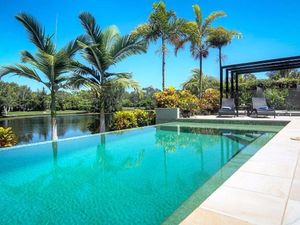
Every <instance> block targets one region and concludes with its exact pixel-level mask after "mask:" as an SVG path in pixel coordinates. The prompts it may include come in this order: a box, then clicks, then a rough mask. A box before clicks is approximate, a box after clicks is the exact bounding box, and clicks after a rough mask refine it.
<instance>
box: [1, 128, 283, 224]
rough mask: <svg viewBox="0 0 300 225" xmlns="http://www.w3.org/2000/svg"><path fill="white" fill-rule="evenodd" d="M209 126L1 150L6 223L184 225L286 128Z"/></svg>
mask: <svg viewBox="0 0 300 225" xmlns="http://www.w3.org/2000/svg"><path fill="white" fill-rule="evenodd" d="M203 126H204V125H203V124H202V125H199V124H196V123H195V124H194V123H186V124H185V123H169V124H165V125H160V126H152V127H146V128H141V129H134V130H128V131H124V132H112V133H106V134H103V135H99V134H98V135H91V136H86V137H80V138H73V139H67V140H62V141H59V142H58V143H57V144H53V143H51V142H47V143H42V144H33V145H27V146H18V147H15V148H10V149H5V150H3V151H0V202H1V204H0V212H1V213H0V224H10V225H13V224H22V225H26V224H59V225H62V224H68V225H69V224H103V225H105V224H113V225H117V224H118V225H122V224H124V225H125V224H126V225H128V224H133V225H135V224H162V223H165V224H174V223H175V224H176V223H179V222H180V220H182V219H183V218H184V217H185V216H187V214H188V213H190V212H191V211H192V210H193V209H194V208H195V207H196V206H197V205H198V204H200V203H201V201H203V200H204V199H205V198H206V197H207V196H208V195H209V194H211V193H212V192H213V191H214V190H215V189H216V188H217V187H218V186H219V185H220V184H221V183H222V182H224V181H225V180H226V179H227V178H228V177H229V176H230V175H231V174H232V173H233V172H234V171H235V170H237V169H238V168H239V167H240V166H241V165H242V164H243V163H244V162H245V161H247V160H248V159H249V158H250V157H251V156H252V155H253V154H254V153H255V152H256V151H257V150H258V149H259V148H261V147H262V146H263V145H264V144H265V143H266V142H268V141H269V140H270V139H271V138H272V137H273V136H274V135H275V134H276V132H278V131H279V130H280V129H281V128H282V127H281V126H272V129H269V128H268V129H267V131H265V130H264V129H262V128H261V127H259V128H257V127H256V126H249V127H250V128H251V129H247V130H245V125H239V127H240V128H241V129H238V128H239V127H238V126H236V127H235V128H234V129H228V127H230V126H229V125H228V124H227V125H226V124H223V125H220V126H219V125H218V128H216V127H214V125H212V124H207V125H205V127H203ZM242 128H243V129H242ZM235 159H239V160H237V161H236V163H234V164H233V165H232V166H231V167H230V169H226V166H228V165H229V163H230V162H233V160H235ZM225 169H226V170H225ZM220 171H222V176H221V179H218V182H215V181H214V178H215V177H216V176H217V175H218V174H220ZM207 184H210V185H209V186H208V185H207ZM208 187H209V188H208ZM203 189H206V191H203ZM197 193H198V194H197ZM197 195H198V196H197ZM192 196H193V197H194V198H191V197H192ZM195 196H196V197H195ZM193 199H194V200H193ZM181 208H184V209H183V210H179V209H181Z"/></svg>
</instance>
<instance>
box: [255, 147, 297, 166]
mask: <svg viewBox="0 0 300 225" xmlns="http://www.w3.org/2000/svg"><path fill="white" fill-rule="evenodd" d="M283 151H284V150H283ZM298 155H299V152H298V151H286V152H280V151H279V152H278V151H276V150H274V149H272V148H271V147H268V148H265V149H262V150H259V151H258V152H257V153H256V154H255V155H254V156H253V157H252V158H251V160H252V161H253V160H256V161H263V162H268V161H272V162H278V163H280V162H287V163H293V164H295V165H296V163H297V158H298Z"/></svg>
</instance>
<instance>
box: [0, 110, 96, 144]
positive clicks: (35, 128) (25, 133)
mask: <svg viewBox="0 0 300 225" xmlns="http://www.w3.org/2000/svg"><path fill="white" fill-rule="evenodd" d="M97 118H98V116H97V115H68V116H58V117H57V124H58V128H57V129H58V137H59V138H60V139H62V138H68V137H75V136H80V135H86V134H94V133H97V132H99V130H98V127H99V125H98V123H99V121H98V119H97ZM0 126H4V127H12V128H13V131H14V132H15V133H16V135H17V137H18V144H29V143H35V142H42V141H48V140H51V121H50V117H49V116H41V117H23V118H9V119H2V120H0Z"/></svg>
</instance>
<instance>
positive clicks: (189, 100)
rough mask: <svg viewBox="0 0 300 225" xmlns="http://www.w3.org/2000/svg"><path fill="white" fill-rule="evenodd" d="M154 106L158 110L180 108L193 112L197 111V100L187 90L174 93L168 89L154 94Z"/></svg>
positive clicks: (171, 89)
mask: <svg viewBox="0 0 300 225" xmlns="http://www.w3.org/2000/svg"><path fill="white" fill-rule="evenodd" d="M154 97H155V100H156V105H157V107H159V108H177V107H178V108H180V109H181V110H187V111H190V112H194V111H196V110H197V109H198V106H199V99H198V98H197V97H196V96H195V95H193V94H191V92H190V91H188V90H182V91H176V89H175V88H173V87H170V88H167V89H165V90H164V91H162V92H158V93H155V95H154Z"/></svg>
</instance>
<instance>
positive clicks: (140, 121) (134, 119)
mask: <svg viewBox="0 0 300 225" xmlns="http://www.w3.org/2000/svg"><path fill="white" fill-rule="evenodd" d="M154 123H155V113H153V112H146V111H145V110H141V109H135V110H131V111H129V110H127V111H118V112H116V113H114V116H113V120H112V125H111V129H112V130H122V129H129V128H134V127H142V126H147V125H149V124H154Z"/></svg>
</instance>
